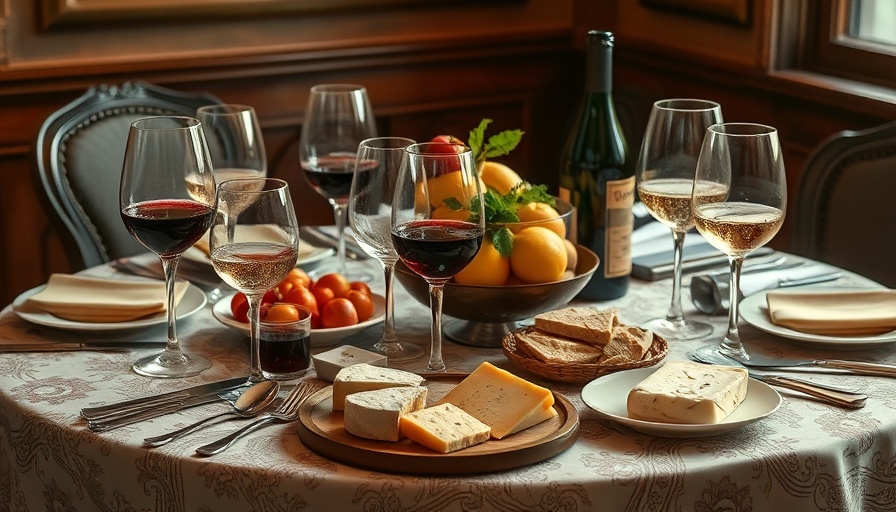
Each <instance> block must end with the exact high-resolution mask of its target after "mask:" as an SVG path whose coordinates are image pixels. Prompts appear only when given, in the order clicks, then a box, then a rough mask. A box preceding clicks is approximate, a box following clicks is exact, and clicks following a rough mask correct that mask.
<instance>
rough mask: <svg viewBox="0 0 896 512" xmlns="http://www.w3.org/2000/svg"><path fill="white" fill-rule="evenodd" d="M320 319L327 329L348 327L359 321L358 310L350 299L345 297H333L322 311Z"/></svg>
mask: <svg viewBox="0 0 896 512" xmlns="http://www.w3.org/2000/svg"><path fill="white" fill-rule="evenodd" d="M320 320H321V323H322V324H323V326H324V327H325V328H327V329H331V328H333V327H348V326H349V325H355V324H357V323H358V312H357V311H356V310H355V306H354V304H352V302H351V301H350V300H348V299H343V298H338V299H333V300H331V301H330V302H327V304H326V305H325V306H324V308H323V310H322V311H321V312H320Z"/></svg>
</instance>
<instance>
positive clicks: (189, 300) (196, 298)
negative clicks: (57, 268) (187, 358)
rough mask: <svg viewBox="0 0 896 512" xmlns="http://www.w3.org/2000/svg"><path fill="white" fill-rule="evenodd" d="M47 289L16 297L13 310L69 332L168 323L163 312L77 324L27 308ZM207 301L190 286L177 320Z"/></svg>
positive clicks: (23, 317)
mask: <svg viewBox="0 0 896 512" xmlns="http://www.w3.org/2000/svg"><path fill="white" fill-rule="evenodd" d="M46 287H47V285H45V284H42V285H40V286H38V287H36V288H32V289H30V290H28V291H26V292H24V293H22V294H21V295H19V296H18V297H16V300H14V301H13V303H12V310H13V311H15V312H16V314H17V315H19V317H21V318H22V319H24V320H27V321H29V322H31V323H34V324H38V325H45V326H47V327H56V328H58V329H66V330H69V331H124V330H128V329H138V328H140V327H148V326H151V325H157V324H164V323H166V322H167V321H168V315H167V314H166V313H165V312H161V313H159V314H157V315H153V316H150V317H146V318H141V319H139V320H131V321H130V322H104V323H97V322H76V321H74V320H66V319H64V318H59V317H58V316H53V315H51V314H49V313H46V312H44V311H40V310H37V309H32V308H28V307H27V306H25V300H26V299H27V298H28V297H30V296H32V295H34V294H35V293H37V292H39V291H41V290H43V289H44V288H46ZM206 301H207V299H206V298H205V293H203V292H202V290H200V289H199V288H198V287H196V286H192V285H191V286H188V287H187V291H186V292H185V293H184V296H183V298H182V299H181V300H180V303H179V304H178V305H177V310H176V318H177V319H178V320H180V319H181V318H186V317H188V316H190V315H192V314H194V313H196V312H197V311H199V310H200V309H202V308H203V306H205V304H206Z"/></svg>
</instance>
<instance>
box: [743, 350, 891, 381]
mask: <svg viewBox="0 0 896 512" xmlns="http://www.w3.org/2000/svg"><path fill="white" fill-rule="evenodd" d="M737 362H738V363H740V364H742V365H744V366H746V367H749V368H757V369H768V370H803V371H818V370H834V371H835V373H848V374H850V375H865V376H871V377H896V365H893V364H886V363H871V362H866V361H848V360H844V359H786V358H785V359H772V358H769V357H764V356H761V355H756V354H751V355H750V359H749V360H740V359H738V360H737Z"/></svg>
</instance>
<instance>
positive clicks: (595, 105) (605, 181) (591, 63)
mask: <svg viewBox="0 0 896 512" xmlns="http://www.w3.org/2000/svg"><path fill="white" fill-rule="evenodd" d="M559 195H560V198H561V199H564V200H566V201H569V202H570V203H571V204H572V205H573V206H575V207H576V215H575V217H574V221H573V227H572V229H571V233H572V235H573V236H574V238H573V236H571V237H570V238H571V239H572V240H573V241H574V242H576V243H578V244H581V245H584V246H585V247H588V248H589V249H591V250H592V251H594V252H595V253H597V255H598V257H599V258H600V263H599V265H598V267H597V270H596V271H595V272H594V275H593V276H592V278H591V280H590V281H589V282H588V284H587V285H585V288H584V289H582V291H581V292H580V293H579V297H580V298H583V299H590V300H611V299H617V298H619V297H622V296H623V295H625V293H626V292H627V291H628V286H629V279H630V278H629V275H630V274H631V271H632V258H631V236H632V230H633V227H634V216H633V215H632V205H633V204H634V198H635V172H634V159H633V158H632V157H631V155H629V152H628V145H627V144H626V142H625V135H624V134H623V133H622V128H621V127H620V126H619V120H618V119H617V118H616V108H615V106H614V104H613V34H612V33H610V32H602V31H597V30H592V31H590V32H588V39H587V44H586V74H585V93H584V96H583V97H582V102H581V105H580V106H579V110H578V114H577V118H576V121H575V124H574V125H573V128H572V131H571V132H570V135H569V139H568V140H567V142H566V147H565V148H564V150H563V156H562V158H561V161H560V194H559Z"/></svg>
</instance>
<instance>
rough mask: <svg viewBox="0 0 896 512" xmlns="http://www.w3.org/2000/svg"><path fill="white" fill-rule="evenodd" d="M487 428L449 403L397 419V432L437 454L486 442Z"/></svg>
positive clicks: (488, 429)
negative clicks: (399, 425)
mask: <svg viewBox="0 0 896 512" xmlns="http://www.w3.org/2000/svg"><path fill="white" fill-rule="evenodd" d="M490 431H491V429H490V428H489V426H488V425H486V424H485V423H482V422H481V421H479V420H477V419H476V418H474V417H473V416H471V415H469V414H467V413H466V412H464V411H463V409H460V408H458V407H456V406H454V405H453V404H447V403H446V404H438V405H434V406H432V407H427V408H426V409H421V410H419V411H416V412H412V413H410V414H406V415H404V416H402V417H401V433H402V434H403V435H405V436H406V437H407V438H408V439H410V440H412V441H415V442H417V443H420V444H422V445H423V446H425V447H427V448H429V449H430V450H434V451H437V452H439V453H450V452H454V451H457V450H461V449H463V448H467V447H469V446H473V445H477V444H479V443H482V442H485V441H488V438H489V432H490Z"/></svg>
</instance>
